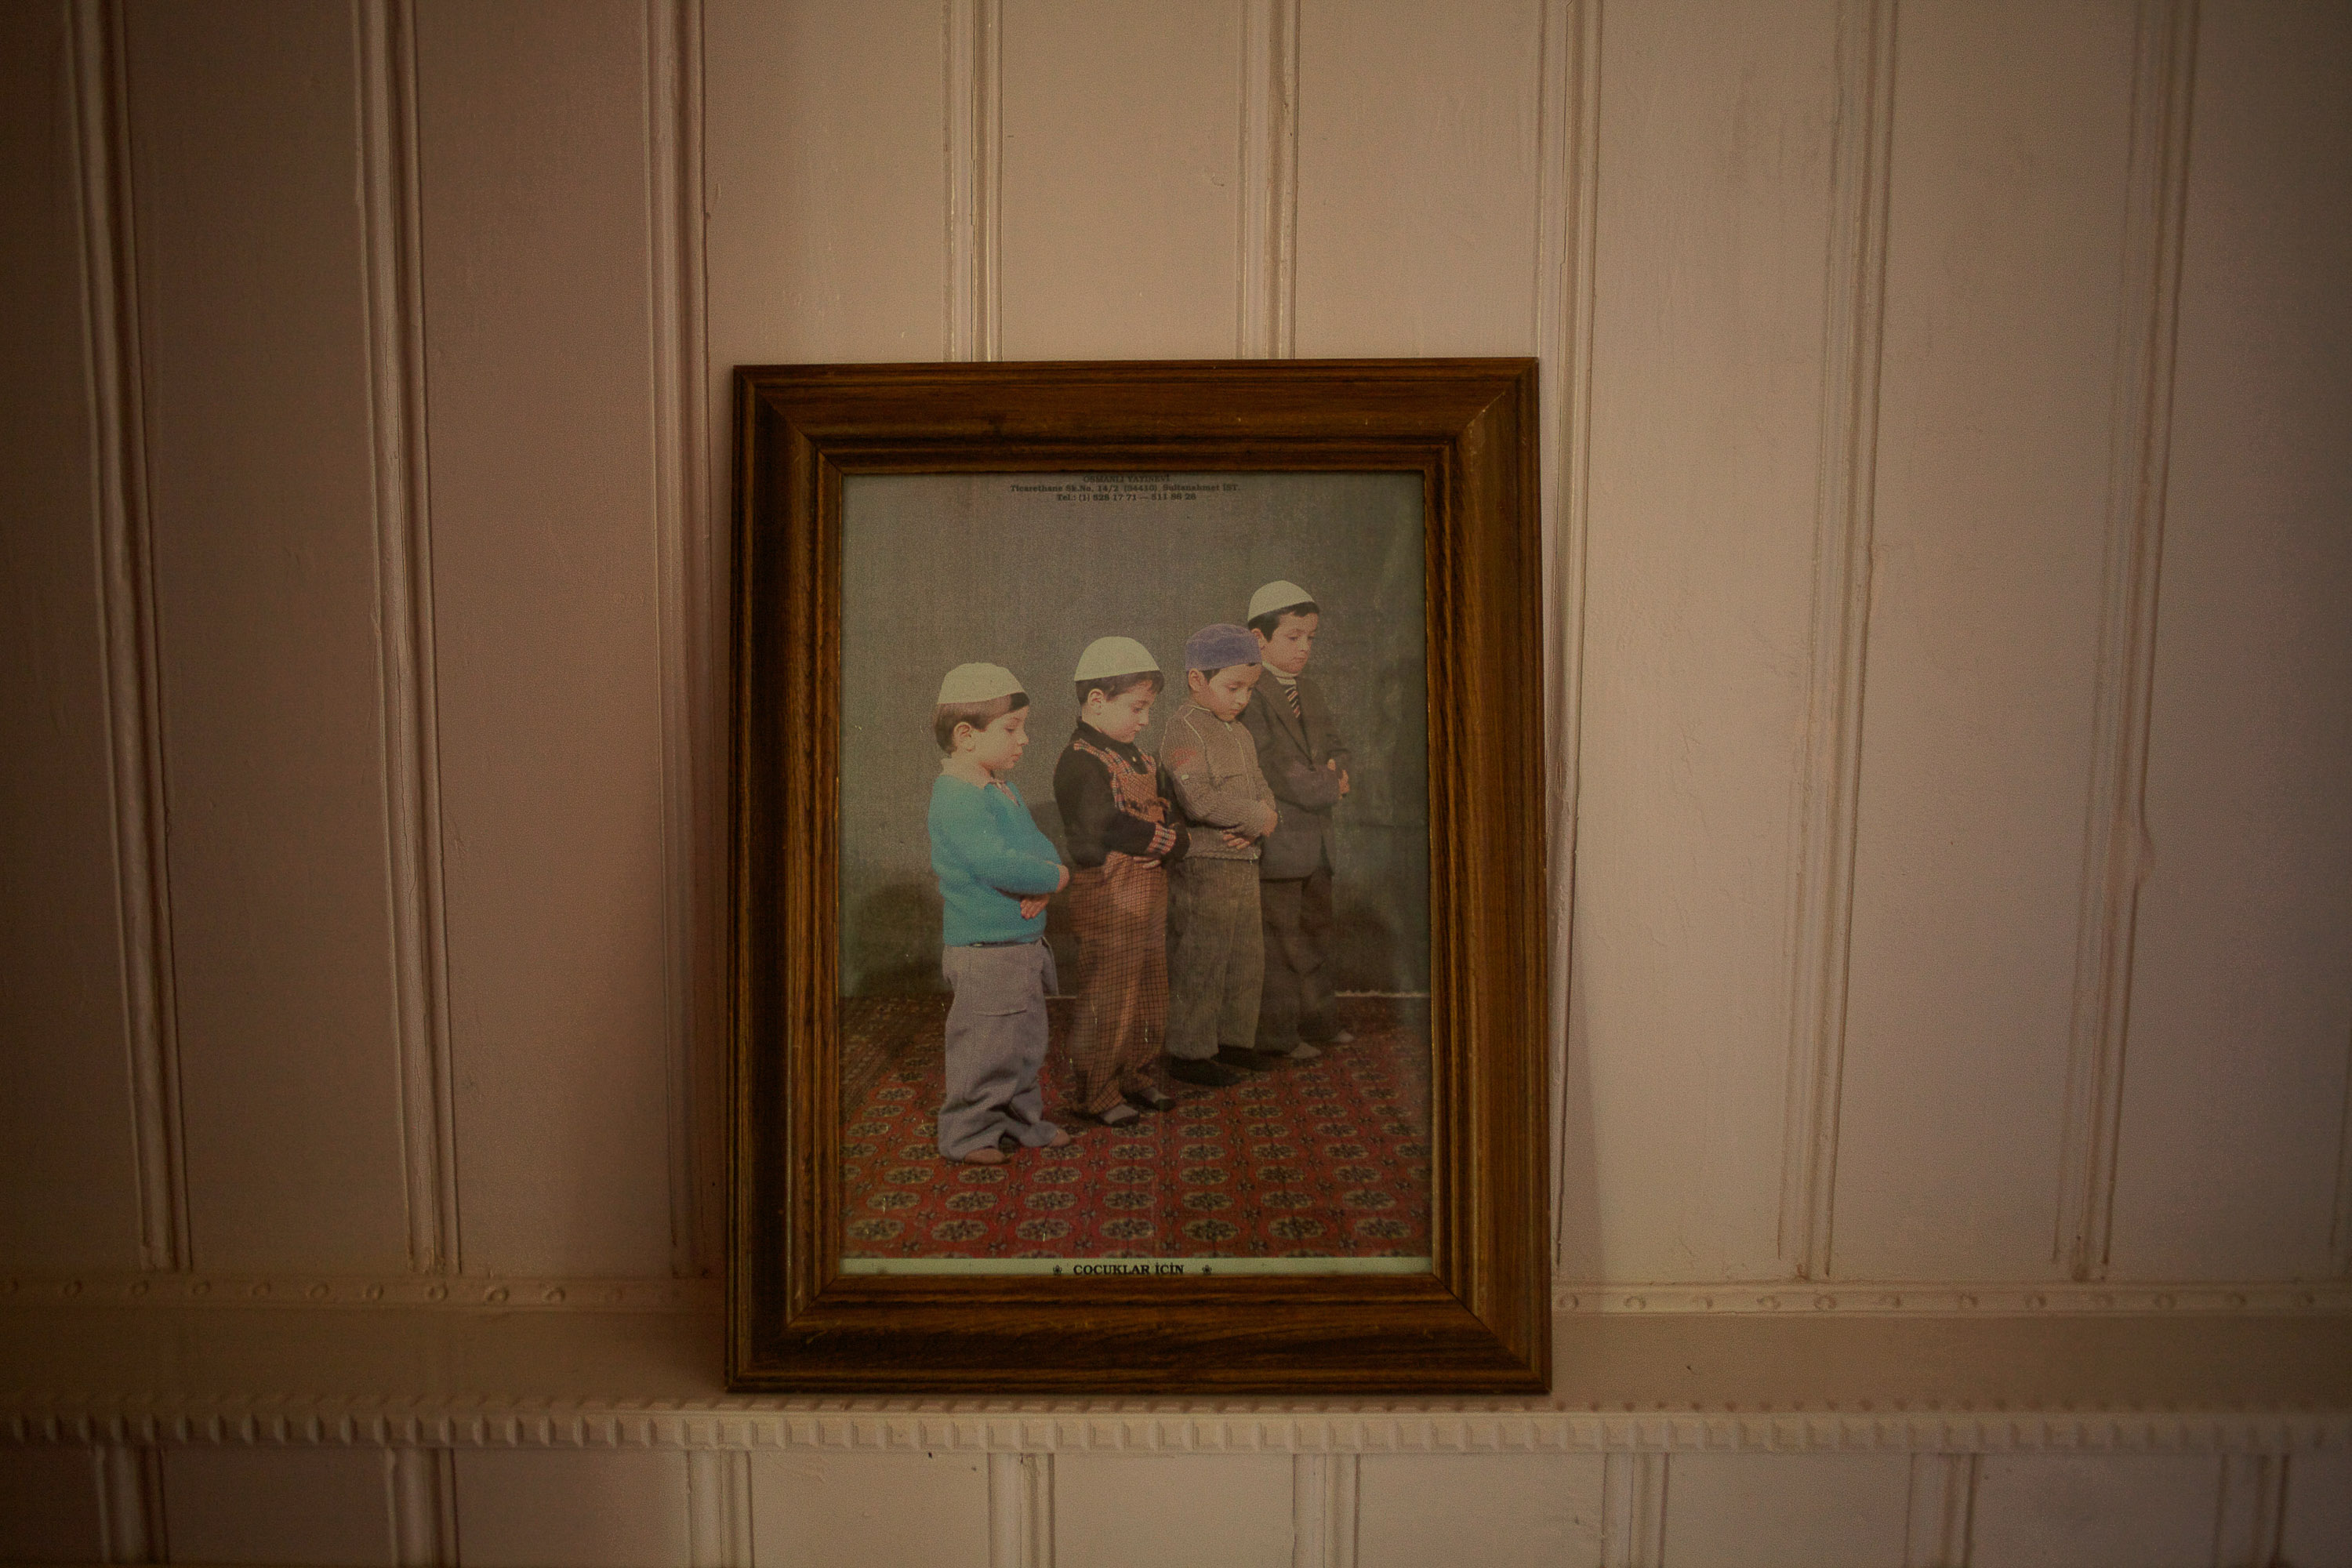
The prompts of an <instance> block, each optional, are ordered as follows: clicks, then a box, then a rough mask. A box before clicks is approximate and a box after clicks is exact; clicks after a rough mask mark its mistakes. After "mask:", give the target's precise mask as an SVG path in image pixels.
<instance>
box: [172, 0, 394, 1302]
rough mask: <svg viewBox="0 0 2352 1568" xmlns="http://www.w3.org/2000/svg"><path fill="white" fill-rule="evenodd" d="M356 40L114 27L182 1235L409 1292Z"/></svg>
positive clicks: (282, 18)
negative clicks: (388, 1278)
mask: <svg viewBox="0 0 2352 1568" xmlns="http://www.w3.org/2000/svg"><path fill="white" fill-rule="evenodd" d="M352 25H353V17H352V13H351V12H350V11H349V10H347V9H344V8H341V7H335V6H320V5H306V4H301V3H299V0H278V3H274V4H273V3H266V0H256V3H254V4H251V5H240V6H236V7H234V8H231V9H225V10H218V11H215V10H211V9H203V10H197V9H191V8H189V7H186V6H183V5H169V4H155V3H149V0H138V3H135V4H132V5H129V6H128V7H127V8H126V26H127V36H128V39H129V57H130V61H129V63H130V70H129V76H130V89H129V98H130V106H131V163H132V174H133V179H134V191H135V209H136V216H137V228H138V243H139V252H140V259H139V298H140V309H141V318H142V320H141V330H142V345H143V352H144V354H145V362H146V366H147V373H148V374H147V387H146V412H147V428H148V434H149V437H150V442H149V468H148V474H149V481H150V489H151V494H152V510H153V527H154V539H155V576H156V588H155V597H156V610H157V618H158V623H159V645H160V654H161V661H162V682H163V753H164V763H165V767H166V770H167V773H168V775H169V789H170V807H171V816H170V826H169V850H170V866H171V886H172V909H173V957H174V963H175V970H174V979H175V984H176V989H177V995H178V1003H179V1008H178V1018H179V1044H180V1061H181V1095H182V1108H183V1114H184V1121H185V1124H186V1164H187V1177H188V1186H189V1224H190V1230H191V1233H192V1235H193V1238H194V1255H195V1261H196V1262H197V1263H198V1264H199V1265H200V1266H202V1267H205V1268H277V1267H291V1266H296V1265H299V1266H300V1267H304V1268H330V1269H331V1268H347V1269H361V1268H400V1267H403V1266H404V1264H405V1261H406V1258H407V1226H406V1222H405V1220H404V1212H405V1211H404V1193H403V1184H402V1175H401V1170H402V1167H401V1153H400V1130H399V1082H398V1058H397V1055H396V1052H397V1043H396V1040H395V1037H394V997H393V981H392V933H391V920H390V899H391V891H390V880H389V870H388V866H387V861H386V837H385V836H386V821H385V793H384V771H383V766H384V763H383V715H382V711H381V696H382V688H381V685H380V676H379V670H378V650H379V645H378V642H377V637H376V608H377V604H378V598H377V588H376V561H377V553H376V540H375V532H374V528H375V520H374V488H373V446H372V440H373V437H372V435H371V431H372V423H371V413H370V405H369V365H368V346H367V322H366V318H365V305H366V300H365V296H364V291H363V288H362V264H361V249H360V247H361V234H360V206H359V201H358V196H357V192H358V189H359V184H360V170H359V163H358V159H359V137H358V126H359V120H358V106H357V98H356V90H357V89H356V81H355V76H354V71H355V40H354V38H353V37H352Z"/></svg>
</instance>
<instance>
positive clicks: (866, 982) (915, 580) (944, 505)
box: [841, 473, 1429, 995]
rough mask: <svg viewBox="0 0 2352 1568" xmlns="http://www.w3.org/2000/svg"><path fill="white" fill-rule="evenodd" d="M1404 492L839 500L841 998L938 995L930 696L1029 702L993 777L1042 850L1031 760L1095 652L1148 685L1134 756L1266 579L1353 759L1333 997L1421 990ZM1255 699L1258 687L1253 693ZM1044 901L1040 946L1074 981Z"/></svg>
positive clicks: (1212, 483) (1136, 492) (1044, 803)
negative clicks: (1135, 671)
mask: <svg viewBox="0 0 2352 1568" xmlns="http://www.w3.org/2000/svg"><path fill="white" fill-rule="evenodd" d="M1421 488H1422V487H1421V476H1420V475H1419V474H1393V473H1391V474H1180V473H1168V474H1140V475H1137V474H1129V475H1112V474H1092V475H1086V474H1018V475H1015V474H969V475H967V474H923V475H887V476H869V477H856V478H852V479H848V480H846V481H845V486H844V493H843V506H842V512H843V524H842V533H843V538H842V584H841V586H842V606H841V668H842V677H841V684H842V735H841V913H842V922H841V931H842V938H841V985H842V990H843V992H844V994H850V995H867V994H887V993H905V992H915V991H939V990H943V989H945V983H944V982H943V981H942V980H941V979H940V967H939V965H940V898H939V887H938V883H937V881H936V880H935V879H934V878H933V877H932V875H931V860H930V837H929V826H928V821H927V813H928V812H929V807H930V798H931V784H932V781H933V780H935V779H936V778H937V777H938V776H939V771H940V752H939V748H938V747H937V746H936V745H935V744H933V742H932V740H931V710H932V706H933V703H934V701H935V700H936V699H937V698H938V696H939V688H940V677H941V676H943V675H945V674H946V673H947V671H948V670H949V669H950V668H953V667H954V666H956V665H959V664H963V663H966V662H971V661H985V662H988V663H992V664H1002V665H1003V666H1005V667H1006V668H1009V669H1011V670H1012V671H1013V674H1014V675H1016V676H1018V677H1019V678H1020V679H1021V681H1022V683H1023V685H1024V687H1025V688H1026V689H1027V690H1028V693H1029V701H1030V719H1029V735H1030V742H1029V750H1028V752H1027V754H1026V755H1025V756H1024V758H1023V759H1022V762H1021V764H1020V766H1019V767H1018V768H1017V769H1015V770H1014V772H1013V775H1012V781H1011V782H1012V783H1013V786H1014V787H1015V788H1016V789H1017V790H1018V791H1019V792H1020V794H1021V797H1022V799H1023V800H1024V802H1026V803H1027V805H1028V806H1029V809H1030V813H1031V815H1032V816H1034V817H1035V818H1036V819H1037V823H1038V826H1040V827H1042V828H1043V829H1044V830H1045V834H1046V836H1047V837H1051V838H1052V839H1053V840H1054V841H1055V844H1056V845H1057V846H1060V845H1062V844H1063V842H1064V840H1063V836H1062V823H1061V816H1060V813H1059V812H1057V811H1056V810H1055V805H1054V765H1055V762H1056V761H1057V760H1058V759H1059V757H1060V754H1061V752H1062V751H1063V749H1064V748H1065V747H1066V745H1067V744H1068V742H1069V736H1070V731H1071V728H1072V726H1073V724H1074V723H1075V722H1076V717H1077V703H1076V699H1075V696H1074V694H1073V693H1072V690H1071V682H1072V679H1073V677H1074V674H1075V671H1076V668H1077V662H1078V655H1079V654H1080V653H1081V652H1083V651H1084V650H1085V648H1086V646H1087V644H1088V643H1090V642H1092V641H1093V640H1094V639H1095V638H1097V637H1109V636H1118V637H1134V638H1136V639H1137V640H1138V641H1139V642H1141V643H1142V644H1143V645H1144V646H1145V647H1148V648H1150V650H1151V652H1152V654H1153V656H1154V657H1155V658H1157V659H1158V660H1159V661H1160V668H1161V669H1162V670H1163V671H1165V672H1168V674H1169V677H1170V679H1169V690H1168V692H1167V693H1166V694H1165V695H1163V697H1162V698H1161V700H1160V706H1159V708H1158V710H1156V711H1155V712H1154V714H1153V716H1152V721H1151V726H1150V729H1148V730H1147V731H1144V733H1143V734H1142V736H1140V737H1139V744H1141V745H1143V746H1144V747H1146V748H1147V749H1150V750H1156V749H1157V747H1158V745H1159V742H1160V734H1161V732H1162V731H1163V729H1164V728H1165V726H1166V724H1167V721H1168V720H1169V718H1170V716H1171V714H1172V713H1173V712H1174V710H1175V707H1176V703H1177V701H1178V700H1180V696H1181V691H1182V689H1183V679H1182V673H1181V672H1182V668H1183V662H1184V639H1185V638H1186V637H1189V636H1191V635H1192V633H1193V632H1194V631H1196V630H1198V629H1199V628H1200V627H1202V626H1207V625H1209V624H1211V623H1213V622H1217V621H1232V622H1235V623H1239V622H1240V621H1242V620H1243V619H1244V612H1245V611H1246V610H1247V609H1248V606H1249V596H1250V594H1251V593H1252V592H1253V591H1254V590H1255V589H1256V588H1257V586H1258V585H1259V584H1262V583H1265V582H1269V581H1271V580H1273V579H1276V578H1287V579H1288V580H1289V581H1291V582H1293V583H1297V584H1299V585H1300V586H1302V587H1304V588H1306V589H1307V592H1309V593H1310V594H1312V595H1315V597H1316V600H1317V602H1318V604H1320V605H1321V606H1322V609H1323V624H1322V630H1321V634H1320V636H1319V637H1318V638H1317V641H1316V646H1315V659H1314V662H1313V663H1312V664H1311V665H1309V666H1308V667H1307V668H1308V674H1309V676H1310V677H1311V678H1312V679H1315V680H1317V681H1318V682H1319V683H1320V685H1321V686H1322V688H1323V690H1324V693H1325V695H1326V696H1327V697H1328V699H1329V700H1330V703H1331V708H1332V711H1333V713H1334V715H1335V716H1336V718H1337V720H1338V722H1339V728H1340V731H1341V732H1342V734H1343V735H1345V736H1346V738H1347V740H1348V742H1349V745H1350V747H1351V749H1352V751H1353V752H1354V765H1353V767H1352V769H1351V771H1350V776H1351V779H1352V783H1353V786H1354V787H1353V793H1351V794H1350V795H1349V796H1348V797H1347V799H1346V800H1345V801H1343V802H1341V804H1340V805H1339V810H1338V811H1337V812H1336V813H1335V814H1334V820H1335V822H1336V824H1337V838H1338V849H1337V854H1336V857H1335V859H1336V875H1335V878H1334V882H1333V895H1334V902H1335V904H1336V906H1337V911H1338V923H1339V933H1338V941H1337V943H1336V951H1335V952H1334V954H1333V958H1334V963H1335V965H1336V968H1337V975H1336V979H1337V984H1338V985H1339V989H1341V990H1343V991H1407V992H1424V991H1427V990H1428V989H1429V736H1428V717H1429V705H1428V680H1427V668H1426V663H1427V660H1426V647H1425V643H1424V637H1425V631H1424V625H1425V620H1424V613H1423V592H1422V494H1421ZM1268 685H1269V689H1270V683H1268ZM1066 902H1067V900H1063V899H1056V900H1055V901H1054V904H1053V907H1052V912H1051V914H1050V915H1049V917H1048V923H1047V935H1048V937H1049V938H1050V939H1051V940H1052V941H1053V942H1054V945H1055V957H1056V959H1057V961H1058V962H1059V963H1060V964H1061V966H1062V972H1063V974H1064V976H1065V979H1064V989H1065V990H1066V989H1067V988H1068V987H1069V985H1071V984H1075V982H1076V974H1077V970H1076V946H1075V942H1074V941H1073V939H1072V937H1071V933H1070V931H1069V925H1068V912H1067V910H1066V907H1065V906H1066Z"/></svg>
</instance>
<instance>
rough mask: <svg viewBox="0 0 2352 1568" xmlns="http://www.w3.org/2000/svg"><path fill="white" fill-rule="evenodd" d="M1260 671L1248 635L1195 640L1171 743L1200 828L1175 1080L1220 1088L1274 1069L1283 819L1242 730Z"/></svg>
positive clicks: (1180, 901) (1183, 936) (1189, 860)
mask: <svg viewBox="0 0 2352 1568" xmlns="http://www.w3.org/2000/svg"><path fill="white" fill-rule="evenodd" d="M1261 668H1262V667H1261V665H1260V663H1259V655H1258V647H1257V638H1256V637H1254V636H1252V635H1251V634H1250V633H1249V632H1248V631H1247V630H1246V629H1245V628H1244V627H1241V626H1203V627H1202V628H1201V629H1200V630H1199V631H1197V632H1194V633H1193V634H1192V637H1190V638H1188V639H1187V640H1186V642H1185V644H1184V683H1185V687H1186V691H1185V695H1184V701H1183V703H1182V705H1181V707H1179V708H1178V709H1177V710H1176V715H1175V717H1174V718H1172V719H1171V720H1170V721H1168V728H1167V730H1166V731H1165V732H1164V733H1163V734H1162V735H1161V736H1160V762H1161V763H1162V764H1163V765H1164V766H1165V767H1166V768H1167V770H1168V773H1169V776H1170V778H1171V780H1172V781H1173V782H1174V784H1175V786H1176V803H1177V805H1179V806H1181V808H1182V809H1183V813H1184V819H1185V821H1186V822H1187V823H1188V824H1189V825H1190V826H1191V827H1192V848H1191V852H1190V853H1189V854H1187V855H1186V856H1185V857H1184V858H1183V859H1181V860H1180V861H1178V862H1176V863H1175V864H1174V865H1171V867H1169V868H1168V1033H1167V1041H1168V1070H1169V1072H1170V1074H1171V1076H1173V1077H1175V1078H1178V1079H1182V1080H1183V1081H1185V1082H1187V1083H1197V1084H1203V1085H1207V1086H1209V1087H1212V1088H1222V1087H1223V1086H1224V1085H1227V1084H1233V1083H1238V1082H1240V1081H1241V1079H1242V1078H1243V1076H1244V1073H1246V1072H1249V1071H1254V1070H1263V1069H1264V1068H1266V1067H1268V1066H1270V1065H1271V1063H1272V1060H1273V1058H1268V1057H1264V1056H1261V1055H1260V1054H1259V1053H1258V1052H1256V1051H1255V1050H1252V1049H1251V1048H1250V1045H1251V1042H1252V1041H1253V1040H1254V1039H1255V1037H1256V1035H1257V1005H1258V987H1259V984H1260V983H1261V982H1262V981H1263V979H1264V977H1265V947H1264V937H1263V934H1262V933H1261V931H1260V929H1259V920H1258V897H1257V858H1258V845H1259V843H1260V842H1261V841H1262V840H1263V839H1264V838H1265V836H1266V835H1267V834H1269V833H1272V832H1273V831H1274V829H1275V824H1276V820H1277V818H1276V813H1275V805H1274V791H1273V790H1272V789H1271V788H1270V787H1269V786H1268V785H1267V784H1266V782H1265V773H1261V772H1260V771H1259V770H1258V763H1257V742H1255V741H1254V740H1252V739H1251V738H1250V732H1249V731H1247V730H1245V729H1244V728H1243V727H1242V725H1241V724H1240V722H1239V720H1240V718H1241V714H1242V710H1244V708H1247V707H1248V706H1249V701H1250V692H1251V690H1252V689H1254V688H1255V686H1256V685H1257V681H1258V676H1259V674H1260V673H1261Z"/></svg>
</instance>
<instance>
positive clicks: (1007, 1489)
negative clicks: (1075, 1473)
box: [988, 1452, 1054, 1568]
mask: <svg viewBox="0 0 2352 1568" xmlns="http://www.w3.org/2000/svg"><path fill="white" fill-rule="evenodd" d="M988 1568H1054V1456H1053V1455H1052V1454H1051V1453H1047V1452H1034V1453H1032V1452H1013V1453H1000V1452H992V1453H990V1455H989V1456H988Z"/></svg>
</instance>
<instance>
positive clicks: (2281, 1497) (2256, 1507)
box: [2213, 1454, 2290, 1568]
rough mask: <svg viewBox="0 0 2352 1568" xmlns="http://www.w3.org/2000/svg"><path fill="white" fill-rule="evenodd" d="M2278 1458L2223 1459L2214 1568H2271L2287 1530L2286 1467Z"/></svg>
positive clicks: (2228, 1456) (2216, 1510) (2216, 1501)
mask: <svg viewBox="0 0 2352 1568" xmlns="http://www.w3.org/2000/svg"><path fill="white" fill-rule="evenodd" d="M2289 1463H2290V1461H2289V1460H2288V1459H2287V1458H2285V1457H2284V1456H2283V1455H2278V1454H2224V1455H2222V1456H2221V1487H2220V1489H2219V1492H2218V1495H2217V1496H2216V1497H2215V1499H2214V1504H2213V1568H2271V1564H2273V1563H2276V1562H2278V1561H2279V1553H2280V1550H2281V1547H2282V1546H2283V1545H2284V1541H2283V1536H2284V1531H2285V1528H2286V1485H2287V1467H2288V1464H2289Z"/></svg>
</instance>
